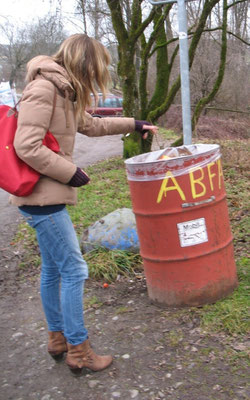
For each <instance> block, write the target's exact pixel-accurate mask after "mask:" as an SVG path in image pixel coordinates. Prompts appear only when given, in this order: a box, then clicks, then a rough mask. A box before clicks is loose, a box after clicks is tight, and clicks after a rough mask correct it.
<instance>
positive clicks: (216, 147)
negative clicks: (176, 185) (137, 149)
mask: <svg viewBox="0 0 250 400" xmlns="http://www.w3.org/2000/svg"><path fill="white" fill-rule="evenodd" d="M190 146H192V147H195V146H197V147H208V148H207V150H204V151H202V152H197V153H194V154H188V155H186V156H179V157H171V159H169V160H164V159H162V160H159V159H158V160H150V161H147V160H142V161H137V160H136V159H137V158H142V157H143V156H144V157H145V153H144V154H139V155H137V156H134V157H131V158H128V159H127V160H125V164H126V165H128V166H130V165H131V166H132V165H134V166H136V165H143V164H157V163H162V162H164V163H167V162H170V161H173V160H179V159H182V160H188V159H189V158H192V157H197V156H202V155H205V154H208V153H209V152H213V151H216V150H219V149H220V145H218V144H206V143H196V144H192V145H184V146H178V147H175V148H176V149H179V148H181V149H183V148H189V147H190ZM167 149H173V148H172V147H165V148H164V149H161V150H156V151H153V152H150V154H152V153H159V154H160V153H163V152H164V151H165V150H167ZM146 154H148V153H146ZM134 160H136V161H134Z"/></svg>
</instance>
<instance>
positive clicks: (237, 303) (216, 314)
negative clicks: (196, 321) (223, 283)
mask: <svg viewBox="0 0 250 400" xmlns="http://www.w3.org/2000/svg"><path fill="white" fill-rule="evenodd" d="M249 267H250V262H249V259H248V258H245V257H242V259H240V260H239V261H238V262H237V268H238V279H239V286H238V288H237V289H236V290H235V291H234V292H233V294H232V295H231V296H229V297H227V298H226V299H223V300H219V301H217V302H216V303H215V304H213V305H208V306H204V307H203V309H202V311H201V312H200V314H201V321H202V322H201V324H202V327H203V328H204V329H205V330H209V331H211V330H212V331H224V332H227V333H229V334H230V335H233V334H245V333H247V332H248V330H249V327H250V325H249V288H250V268H249Z"/></svg>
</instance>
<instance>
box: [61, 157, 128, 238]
mask: <svg viewBox="0 0 250 400" xmlns="http://www.w3.org/2000/svg"><path fill="white" fill-rule="evenodd" d="M86 171H87V173H88V175H89V176H90V179H91V184H90V185H87V186H83V187H82V188H79V190H78V204H77V205H76V206H74V207H70V206H69V207H68V211H69V214H70V217H71V219H72V222H73V224H74V225H75V228H76V231H77V232H78V233H80V232H81V231H82V228H87V227H88V226H90V225H91V224H93V223H94V222H95V221H97V220H98V219H99V218H101V217H103V216H105V215H106V214H108V213H110V212H112V211H114V210H116V209H117V208H123V207H128V208H131V200H130V193H129V187H128V183H127V177H126V172H125V165H124V160H123V159H122V158H113V159H110V160H108V161H103V162H100V163H98V164H95V165H93V166H91V167H88V168H86Z"/></svg>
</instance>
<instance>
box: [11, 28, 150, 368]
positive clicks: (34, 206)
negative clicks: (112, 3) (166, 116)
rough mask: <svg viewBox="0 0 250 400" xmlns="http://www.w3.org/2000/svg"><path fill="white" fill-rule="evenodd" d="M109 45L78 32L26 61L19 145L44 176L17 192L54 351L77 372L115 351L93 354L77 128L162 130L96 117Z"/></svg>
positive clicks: (87, 131) (90, 132)
mask: <svg viewBox="0 0 250 400" xmlns="http://www.w3.org/2000/svg"><path fill="white" fill-rule="evenodd" d="M109 63H110V56H109V53H108V51H107V50H106V49H105V48H104V47H103V46H102V44H100V43H99V42H97V41H96V40H95V39H93V38H89V37H88V36H87V35H84V34H76V35H72V36H70V37H69V38H68V39H66V40H65V41H64V42H63V43H62V45H61V47H60V49H59V51H58V52H57V53H56V54H55V55H54V56H53V57H48V56H38V57H35V58H34V59H32V60H31V61H30V62H29V63H28V65H27V76H26V79H27V81H28V85H27V86H26V88H25V90H24V93H23V97H22V101H21V103H20V111H19V117H18V129H17V132H16V136H15V142H14V146H15V149H16V152H17V154H18V156H19V157H20V158H21V159H22V160H24V161H25V162H26V163H27V164H29V165H30V166H31V167H33V168H34V169H35V170H37V171H38V172H39V173H40V174H41V178H40V180H39V182H38V183H37V185H36V186H35V189H34V191H33V193H32V194H31V195H29V196H27V197H15V196H12V198H11V202H12V204H14V205H17V206H18V207H19V209H20V211H21V213H22V214H23V215H24V217H25V218H26V220H27V222H28V223H29V224H30V225H31V226H32V227H33V228H35V229H36V234H37V239H38V243H39V247H40V252H41V257H42V270H41V299H42V304H43V309H44V313H45V316H46V320H47V324H48V330H49V332H48V335H49V341H48V352H49V354H50V355H51V356H52V357H53V358H54V359H56V360H59V359H61V358H62V357H63V354H64V353H66V352H67V357H66V363H67V365H68V366H69V368H70V369H71V370H72V372H74V373H80V372H81V370H82V368H83V367H87V368H89V369H91V370H92V371H99V370H102V369H104V368H106V367H108V366H109V365H110V364H111V362H112V357H111V356H110V355H108V356H99V355H97V354H95V352H94V351H93V349H92V348H91V346H90V343H89V339H88V333H87V330H86V328H85V326H84V318H83V302H82V299H83V285H84V281H85V279H87V277H88V268H87V265H86V262H85V261H84V259H83V258H82V254H81V251H80V248H79V243H78V240H77V236H76V233H75V231H74V228H73V225H72V222H71V220H70V218H69V215H68V213H67V210H66V204H71V205H74V204H76V199H77V191H76V187H80V186H83V185H85V184H87V183H88V182H89V177H88V176H87V174H86V173H85V172H84V171H82V170H81V169H80V168H77V167H76V165H75V164H74V163H73V161H72V152H73V147H74V141H75V135H76V132H77V131H78V132H80V133H82V134H84V135H87V136H103V135H115V134H121V133H128V132H131V131H134V130H135V129H136V130H138V131H139V132H141V133H142V135H143V136H145V132H146V130H145V128H146V129H150V130H151V131H152V132H153V133H154V132H155V131H156V130H157V128H156V127H155V126H151V125H150V124H149V123H147V122H146V121H135V120H134V118H104V119H100V118H93V117H91V115H89V114H88V113H87V112H85V110H86V108H87V107H89V106H90V105H91V93H93V94H94V96H96V95H97V92H96V88H97V87H99V88H100V89H101V91H102V92H103V94H104V95H105V92H106V88H107V85H108V82H109V73H108V65H109ZM48 130H49V131H50V132H52V134H53V135H54V137H55V138H56V139H57V141H58V144H59V146H60V151H59V153H55V152H53V151H52V150H50V149H49V148H47V147H46V146H45V145H43V144H42V141H43V139H44V136H45V134H46V132H47V131H48Z"/></svg>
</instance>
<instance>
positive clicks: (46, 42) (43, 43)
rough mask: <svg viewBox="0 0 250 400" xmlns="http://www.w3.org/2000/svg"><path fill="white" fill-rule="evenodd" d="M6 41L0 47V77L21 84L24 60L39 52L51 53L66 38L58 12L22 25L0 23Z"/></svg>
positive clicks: (7, 22) (0, 29)
mask: <svg viewBox="0 0 250 400" xmlns="http://www.w3.org/2000/svg"><path fill="white" fill-rule="evenodd" d="M0 31H1V35H2V37H4V38H5V42H6V44H2V45H1V46H0V64H1V67H2V68H1V72H0V80H6V81H10V82H11V83H12V82H15V83H16V84H17V86H20V88H22V87H23V86H24V70H25V65H26V63H27V62H28V61H29V60H30V59H31V58H32V57H34V56H36V55H39V54H45V55H51V54H53V53H54V52H55V50H56V49H57V47H58V46H59V44H60V43H61V42H62V41H63V40H64V38H65V37H66V34H65V31H64V30H63V27H62V24H61V22H60V19H58V17H57V15H54V16H52V15H50V14H49V15H47V16H45V17H42V18H39V19H37V20H35V21H32V22H31V23H30V24H28V25H27V24H26V25H25V26H16V25H15V24H14V23H12V22H11V21H9V20H7V21H6V20H5V21H4V22H3V23H2V24H1V25H0Z"/></svg>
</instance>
